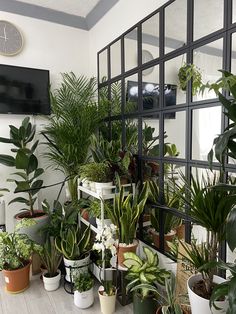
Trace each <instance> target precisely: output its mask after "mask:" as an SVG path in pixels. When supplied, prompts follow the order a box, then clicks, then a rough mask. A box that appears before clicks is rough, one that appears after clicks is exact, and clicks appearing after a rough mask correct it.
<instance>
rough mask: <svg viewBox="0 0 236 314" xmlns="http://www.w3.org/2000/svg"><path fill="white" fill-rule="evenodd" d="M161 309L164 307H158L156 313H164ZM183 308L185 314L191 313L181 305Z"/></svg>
mask: <svg viewBox="0 0 236 314" xmlns="http://www.w3.org/2000/svg"><path fill="white" fill-rule="evenodd" d="M161 309H162V307H161V306H160V307H159V308H158V309H157V311H156V314H163V313H162V310H161ZM181 310H182V311H183V314H190V313H191V312H190V311H187V310H185V309H184V308H183V307H182V306H181Z"/></svg>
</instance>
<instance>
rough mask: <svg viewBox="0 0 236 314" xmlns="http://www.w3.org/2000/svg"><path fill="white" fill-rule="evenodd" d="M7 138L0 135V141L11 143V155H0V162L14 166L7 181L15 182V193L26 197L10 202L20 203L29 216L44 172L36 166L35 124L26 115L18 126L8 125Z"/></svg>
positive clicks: (32, 214)
mask: <svg viewBox="0 0 236 314" xmlns="http://www.w3.org/2000/svg"><path fill="white" fill-rule="evenodd" d="M9 128H10V136H9V138H3V137H0V142H1V143H6V144H11V145H12V146H13V147H12V148H11V151H12V153H13V155H4V154H1V155H0V163H1V164H3V165H5V166H8V167H12V168H16V170H17V171H16V172H14V173H12V175H13V176H14V177H15V178H11V179H8V181H11V182H15V184H16V188H15V191H14V192H15V193H19V192H22V193H25V194H26V195H27V197H22V196H19V197H16V198H14V199H13V200H11V201H10V203H9V204H11V203H16V202H19V203H22V204H24V208H22V210H28V211H29V214H30V216H31V217H34V216H35V211H34V204H35V202H36V199H37V196H36V194H37V192H38V191H39V190H40V188H41V187H42V185H43V180H41V179H39V176H41V175H42V174H43V172H44V170H43V169H42V168H38V159H37V157H36V156H35V150H36V148H37V146H38V143H39V141H38V140H37V141H35V142H33V140H34V136H35V125H32V124H31V123H30V118H29V117H26V118H25V119H24V120H23V121H22V123H21V126H20V127H19V128H17V127H15V126H13V125H9Z"/></svg>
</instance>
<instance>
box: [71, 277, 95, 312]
mask: <svg viewBox="0 0 236 314" xmlns="http://www.w3.org/2000/svg"><path fill="white" fill-rule="evenodd" d="M93 286H94V280H93V278H92V276H91V275H90V274H89V273H84V274H83V273H82V274H80V275H79V276H78V277H76V278H74V304H75V305H76V306H77V307H78V308H80V309H87V308H88V307H90V306H91V305H93V302H94V294H93Z"/></svg>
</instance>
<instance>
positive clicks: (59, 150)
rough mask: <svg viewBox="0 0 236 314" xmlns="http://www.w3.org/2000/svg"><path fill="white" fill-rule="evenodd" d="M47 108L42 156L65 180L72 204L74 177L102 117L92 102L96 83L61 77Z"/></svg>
mask: <svg viewBox="0 0 236 314" xmlns="http://www.w3.org/2000/svg"><path fill="white" fill-rule="evenodd" d="M51 106H52V113H53V114H52V116H51V117H50V118H49V124H48V125H47V126H46V127H45V130H44V131H43V134H44V135H45V136H46V137H47V139H48V142H47V143H46V144H47V145H48V148H49V151H48V152H46V153H45V156H46V157H47V158H48V160H49V161H50V166H51V167H53V168H54V169H59V170H61V171H63V173H64V174H65V175H66V176H69V178H70V179H69V181H68V183H69V190H70V194H71V198H72V201H76V200H77V186H76V182H75V177H76V176H77V175H78V173H79V167H80V165H81V164H83V163H84V162H85V161H86V159H87V156H88V150H89V145H90V137H91V135H92V134H93V133H94V132H95V131H96V129H97V128H98V126H99V122H100V121H101V118H102V115H103V110H102V109H100V108H99V107H98V104H97V102H96V79H95V78H87V77H85V76H79V77H76V75H75V74H74V73H73V72H71V73H63V74H62V83H61V86H60V87H59V88H58V89H57V90H56V91H55V92H54V93H51Z"/></svg>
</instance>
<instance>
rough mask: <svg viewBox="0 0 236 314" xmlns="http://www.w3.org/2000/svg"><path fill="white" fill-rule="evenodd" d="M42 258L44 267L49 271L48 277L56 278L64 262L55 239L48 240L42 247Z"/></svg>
mask: <svg viewBox="0 0 236 314" xmlns="http://www.w3.org/2000/svg"><path fill="white" fill-rule="evenodd" d="M40 257H41V260H42V263H43V265H44V267H45V268H46V269H47V273H46V274H47V276H48V277H55V276H56V275H57V270H58V268H59V265H60V263H61V260H62V255H61V253H59V251H58V250H57V249H56V247H55V242H54V238H51V239H47V241H46V242H45V244H44V245H43V246H42V251H41V252H40Z"/></svg>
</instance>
